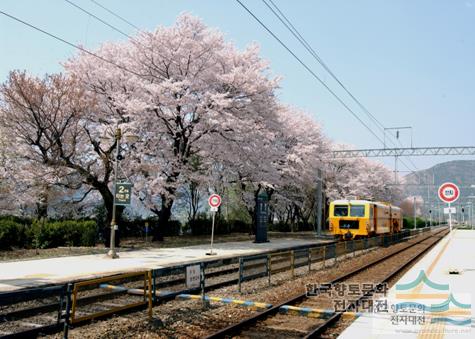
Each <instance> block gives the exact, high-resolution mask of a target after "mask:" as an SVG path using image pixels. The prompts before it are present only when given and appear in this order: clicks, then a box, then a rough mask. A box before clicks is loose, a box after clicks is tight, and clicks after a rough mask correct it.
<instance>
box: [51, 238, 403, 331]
mask: <svg viewBox="0 0 475 339" xmlns="http://www.w3.org/2000/svg"><path fill="white" fill-rule="evenodd" d="M403 246H405V242H402V243H399V244H395V245H393V246H390V247H388V248H378V249H375V250H372V251H369V252H367V253H365V254H363V255H359V256H356V257H354V258H353V257H351V256H349V257H347V258H344V259H342V258H339V259H338V262H337V264H334V260H333V259H331V260H327V266H328V267H327V268H326V269H320V270H318V271H311V272H308V271H307V268H306V267H302V268H299V269H296V271H295V273H296V276H295V278H294V279H292V278H291V277H290V273H289V272H283V273H279V274H276V275H273V276H272V286H271V287H269V286H268V281H267V278H260V279H256V280H253V281H250V282H246V283H243V285H242V292H243V293H242V294H240V293H239V292H238V291H237V286H236V285H233V286H228V287H224V288H220V289H217V290H214V291H212V292H209V293H208V294H209V295H211V296H219V297H226V298H235V299H241V300H252V301H259V302H266V303H271V304H277V303H279V302H283V301H285V300H287V299H289V298H290V297H291V296H294V295H297V294H300V293H302V292H304V291H305V286H306V284H308V283H325V282H329V281H331V280H333V279H335V278H336V277H338V276H339V275H341V274H342V273H345V272H349V271H351V270H353V269H354V268H355V267H357V266H361V265H363V264H365V263H367V262H368V261H369V260H373V259H376V258H378V257H380V256H382V255H385V254H387V253H390V252H392V251H394V250H396V249H397V248H400V247H403ZM408 258H409V255H408ZM400 260H404V259H402V258H400V259H399V260H398V262H400ZM396 266H397V263H396V262H393V261H391V264H387V265H384V267H385V268H387V269H394V268H395V267H396ZM255 312H256V311H255V310H250V309H246V308H245V307H242V306H237V305H223V304H220V303H212V304H211V307H210V308H208V309H207V310H203V309H202V305H201V303H200V302H199V301H191V300H186V301H180V300H174V301H170V302H167V303H165V304H162V305H158V306H155V307H154V308H153V320H151V321H149V320H147V319H146V314H145V312H144V311H141V312H134V313H130V314H127V315H122V316H116V317H114V318H111V319H108V320H102V321H98V322H94V323H91V324H88V325H85V326H82V327H78V328H74V329H71V330H70V338H81V339H83V338H200V337H203V336H205V335H208V334H211V333H213V332H215V331H217V330H219V329H220V328H224V327H226V326H229V325H231V324H232V323H237V322H238V321H240V320H242V319H244V318H247V317H249V316H251V315H252V314H254V313H255ZM302 321H305V318H302ZM338 333H339V332H338ZM328 336H329V337H333V336H334V334H333V333H329V334H328ZM51 337H55V338H61V335H60V334H58V335H55V336H51Z"/></svg>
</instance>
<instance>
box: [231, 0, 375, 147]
mask: <svg viewBox="0 0 475 339" xmlns="http://www.w3.org/2000/svg"><path fill="white" fill-rule="evenodd" d="M236 2H237V3H239V5H241V7H243V8H244V9H245V10H246V12H248V13H249V14H250V15H251V16H252V17H253V18H254V20H256V21H257V22H258V23H259V24H260V25H261V26H262V27H263V28H264V29H265V30H266V31H267V32H268V33H269V34H270V35H271V36H272V37H273V38H274V39H275V40H277V42H279V44H280V45H281V46H282V47H284V48H285V50H287V52H289V53H290V54H291V55H292V56H293V57H294V58H295V59H296V60H297V61H298V62H299V64H301V65H302V66H303V67H304V68H305V69H306V70H307V72H309V73H310V74H311V75H312V76H313V77H314V78H315V79H316V80H317V81H318V82H319V83H320V84H321V85H322V86H323V87H325V88H326V90H327V91H328V92H330V94H332V95H333V97H334V98H335V99H336V100H337V101H338V102H339V103H340V104H341V105H342V106H343V107H345V108H346V110H347V111H348V112H350V113H351V115H353V117H355V118H356V119H357V120H358V121H359V122H360V123H361V124H362V125H363V126H364V127H365V128H366V129H367V130H368V131H369V132H370V133H371V134H372V135H373V136H374V137H375V138H376V139H378V140H379V141H380V142H381V143H384V141H383V140H382V139H381V138H380V137H379V136H378V135H377V134H376V133H375V132H374V131H373V130H372V129H371V127H369V126H368V125H367V124H366V123H365V122H364V121H363V120H361V118H360V117H359V116H358V115H357V114H356V113H355V112H354V111H353V110H352V109H351V108H350V107H349V106H348V105H347V104H346V103H345V102H344V101H343V100H342V99H341V98H340V97H339V96H338V95H337V94H336V93H335V92H334V91H333V90H332V89H331V88H330V87H328V85H327V84H326V83H325V82H324V81H323V80H322V79H320V78H319V77H318V75H316V74H315V72H314V71H313V70H312V69H311V68H310V67H308V66H307V64H306V63H304V62H303V61H302V59H300V58H299V57H298V56H297V55H296V54H295V52H293V51H292V50H291V49H290V48H289V47H288V46H287V45H286V44H285V43H284V42H283V41H282V40H280V39H279V37H278V36H277V35H276V34H275V33H274V32H273V31H272V30H271V29H270V28H268V27H267V26H266V25H265V24H264V23H263V22H262V21H261V20H260V19H259V18H258V17H257V16H256V15H255V14H254V13H253V12H252V11H251V10H250V9H249V8H247V7H246V5H244V4H243V3H242V2H241V1H240V0H236Z"/></svg>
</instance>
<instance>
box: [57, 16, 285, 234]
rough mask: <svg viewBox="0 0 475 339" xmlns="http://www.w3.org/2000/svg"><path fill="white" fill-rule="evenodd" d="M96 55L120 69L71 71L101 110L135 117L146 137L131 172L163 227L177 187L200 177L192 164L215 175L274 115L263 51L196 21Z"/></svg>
mask: <svg viewBox="0 0 475 339" xmlns="http://www.w3.org/2000/svg"><path fill="white" fill-rule="evenodd" d="M95 53H96V54H98V55H100V56H101V57H103V58H104V59H107V60H112V61H113V62H114V63H116V64H118V65H120V67H117V66H114V65H112V64H111V63H108V62H103V61H100V60H97V59H96V58H94V57H92V56H91V55H88V54H80V55H78V56H77V57H76V58H73V59H72V60H70V61H69V62H68V63H66V65H65V67H66V69H67V70H68V72H69V73H70V74H72V75H74V76H75V77H77V78H79V79H80V80H81V81H82V82H83V83H85V84H86V86H87V88H88V89H89V90H91V91H92V92H93V94H94V96H95V97H98V99H97V100H98V101H99V104H100V105H104V106H108V107H110V108H111V110H115V111H117V112H121V113H123V114H125V115H127V116H128V117H130V125H131V126H132V127H133V128H135V132H136V133H138V134H139V135H140V136H141V142H140V143H138V144H137V147H139V149H138V151H137V152H136V153H135V154H136V158H135V160H134V161H133V164H130V166H131V167H132V170H131V172H133V173H135V180H136V188H137V189H139V191H140V192H139V195H140V196H141V198H142V200H143V201H144V202H145V203H146V204H147V205H148V206H149V207H150V209H151V210H152V211H154V212H155V213H157V214H158V216H159V224H160V225H161V226H162V227H164V226H165V225H166V223H167V221H168V219H169V218H170V215H171V208H172V206H173V202H174V199H175V193H176V191H177V188H178V187H180V185H183V184H184V183H185V182H187V180H188V178H189V176H190V174H191V173H193V171H194V169H193V166H191V163H190V159H192V158H193V157H200V159H202V166H203V167H205V168H210V166H211V164H212V163H213V159H215V158H219V155H221V154H223V153H225V152H228V151H229V149H228V148H227V147H228V145H229V144H230V143H231V142H239V138H240V136H242V135H245V134H246V133H248V132H250V131H253V130H255V129H259V125H262V124H263V122H265V121H266V120H268V119H269V118H270V117H271V116H272V115H273V114H274V113H273V112H272V108H273V107H274V102H275V97H274V90H275V88H276V87H277V84H278V79H274V78H271V77H270V76H269V69H268V64H267V62H265V61H263V60H262V59H261V58H260V57H259V49H258V48H257V46H255V45H252V46H250V47H248V48H247V49H245V50H244V51H238V50H237V49H236V48H235V47H234V46H233V45H231V44H230V43H226V42H225V40H224V36H223V34H222V33H220V32H218V31H216V30H214V29H210V28H208V27H206V26H205V25H204V24H203V22H202V21H201V20H200V19H197V18H195V17H193V16H190V15H187V14H185V15H182V16H180V17H179V18H178V19H177V22H176V23H175V24H174V25H173V26H171V27H159V28H157V29H156V30H155V31H153V32H142V33H139V34H138V35H137V36H135V37H134V38H133V39H132V40H130V41H127V42H124V43H110V44H105V45H103V46H102V47H101V48H99V49H98V50H97V51H96V52H95ZM157 196H158V199H157ZM156 230H158V228H156ZM154 235H155V236H157V232H155V233H154Z"/></svg>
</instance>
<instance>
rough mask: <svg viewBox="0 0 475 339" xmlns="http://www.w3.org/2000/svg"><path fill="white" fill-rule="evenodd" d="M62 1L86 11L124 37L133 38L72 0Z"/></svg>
mask: <svg viewBox="0 0 475 339" xmlns="http://www.w3.org/2000/svg"><path fill="white" fill-rule="evenodd" d="M64 1H66V2H67V3H68V4H70V5H71V6H73V7H76V8H77V9H79V10H80V11H82V12H84V13H86V14H88V15H90V16H92V17H93V18H94V19H96V20H98V21H100V22H102V23H103V24H104V25H106V26H107V27H109V28H111V29H113V30H114V31H116V32H118V33H120V34H122V35H123V36H125V37H127V38H129V39H131V40H133V38H132V37H131V36H130V35H128V34H127V33H125V32H124V31H122V30H120V29H118V28H117V27H115V26H113V25H111V24H109V23H108V22H107V21H105V20H103V19H101V18H99V17H98V16H96V15H94V14H93V13H91V12H89V11H87V10H85V9H84V8H82V7H81V6H79V5H77V4H75V3H74V2H72V1H70V0H64ZM91 1H92V0H91Z"/></svg>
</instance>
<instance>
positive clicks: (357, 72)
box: [0, 0, 475, 174]
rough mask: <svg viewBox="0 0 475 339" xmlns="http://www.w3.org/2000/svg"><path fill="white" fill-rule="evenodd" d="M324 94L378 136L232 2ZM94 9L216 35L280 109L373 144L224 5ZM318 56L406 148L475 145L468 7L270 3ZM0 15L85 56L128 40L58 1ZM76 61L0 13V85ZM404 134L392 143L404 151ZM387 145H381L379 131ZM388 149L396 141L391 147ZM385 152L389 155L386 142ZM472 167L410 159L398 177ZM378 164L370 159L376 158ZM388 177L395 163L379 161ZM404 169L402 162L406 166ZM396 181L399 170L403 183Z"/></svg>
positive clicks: (288, 38) (259, 7) (427, 1)
mask: <svg viewBox="0 0 475 339" xmlns="http://www.w3.org/2000/svg"><path fill="white" fill-rule="evenodd" d="M70 1H72V2H74V3H76V4H78V5H79V6H81V7H83V8H84V9H86V10H88V11H90V12H92V13H93V14H94V15H96V16H98V17H100V18H101V19H103V20H105V21H107V22H108V23H110V24H111V25H113V26H115V27H117V28H119V29H120V30H122V31H124V32H126V33H127V34H129V35H133V34H134V33H135V32H136V30H135V28H133V27H132V26H130V25H128V24H126V23H125V22H123V21H121V20H119V19H118V18H116V17H114V16H113V15H111V14H110V13H108V12H107V11H105V10H104V9H102V8H100V7H99V6H97V5H96V4H95V3H94V2H93V1H91V0H70ZM241 1H242V2H243V3H244V4H245V5H246V6H247V7H248V8H249V9H250V10H251V11H252V12H253V13H254V14H255V15H256V16H257V17H259V19H260V20H262V21H263V23H264V24H265V25H267V26H268V27H269V28H270V29H271V30H272V31H273V32H274V33H275V34H276V35H277V36H278V37H279V38H280V39H281V40H282V41H283V42H284V43H285V44H286V45H287V46H288V47H289V48H290V49H291V50H292V51H293V52H294V53H295V54H296V55H298V57H299V58H301V60H302V61H303V62H304V63H305V64H307V65H308V67H309V68H311V69H312V71H313V72H314V73H315V74H316V75H317V76H318V77H319V78H321V80H322V81H323V82H325V83H326V84H327V86H328V87H329V88H331V89H332V90H333V91H334V92H335V93H336V94H337V95H338V96H339V97H340V98H341V100H343V101H344V102H345V104H346V105H347V106H348V107H349V108H350V109H352V110H353V111H354V113H355V114H356V115H357V116H358V117H359V118H360V119H361V120H363V122H364V123H365V124H366V125H368V126H369V127H370V129H371V130H372V131H373V132H374V133H376V134H377V136H378V137H379V139H384V135H383V134H384V133H383V131H381V130H380V129H379V128H378V126H377V125H376V124H375V123H374V122H373V121H372V120H371V119H370V118H369V117H368V116H367V115H366V113H365V112H364V111H363V110H362V109H361V108H360V107H359V106H358V105H357V104H356V103H355V102H354V101H352V100H351V98H350V97H349V96H348V95H347V94H346V93H345V92H344V91H343V89H342V88H341V87H339V85H338V84H337V83H336V82H335V81H334V80H333V79H332V78H331V76H330V75H329V74H328V73H327V72H326V71H325V70H324V69H323V68H322V66H321V65H319V64H318V63H317V62H316V60H315V59H314V58H312V57H311V56H310V54H309V53H308V52H307V51H306V50H305V49H304V48H303V47H302V46H301V45H300V44H299V43H298V41H297V40H295V38H294V37H293V36H292V35H291V34H290V32H289V31H287V30H286V28H285V27H284V26H283V25H282V24H281V23H280V22H279V21H278V20H277V18H276V17H275V16H274V15H273V14H272V12H271V11H270V10H269V9H268V8H267V7H266V6H265V4H264V3H263V2H262V1H260V0H241ZM96 2H98V3H100V4H101V5H103V6H105V7H107V8H108V9H110V10H112V11H114V12H115V13H117V14H119V15H120V16H122V17H124V18H125V19H127V20H128V21H129V22H131V23H133V24H134V25H136V26H138V27H139V28H140V29H141V30H153V29H155V28H156V27H157V26H159V25H164V26H169V25H171V24H173V22H174V21H175V19H176V17H177V16H178V15H179V14H180V13H183V12H188V13H191V14H193V15H196V16H198V17H200V18H202V19H203V21H204V22H205V23H206V24H207V25H208V26H211V27H215V28H217V29H219V30H221V31H222V32H224V34H225V37H226V39H227V40H229V41H231V42H233V43H235V44H236V45H237V46H238V48H240V49H243V48H245V46H247V45H248V44H250V43H257V44H259V45H260V46H261V55H262V57H263V58H265V59H266V60H268V61H269V62H270V67H271V69H272V72H273V74H275V75H278V76H281V77H282V82H281V87H280V89H279V93H278V95H279V97H280V99H281V100H282V101H283V102H284V103H287V104H290V105H293V106H296V107H299V108H301V109H303V110H304V111H306V112H307V113H308V114H309V115H310V116H312V117H313V118H314V119H315V120H317V121H318V122H320V123H321V124H322V126H323V130H324V132H325V134H326V135H327V136H328V137H329V138H330V139H331V140H333V141H334V142H338V143H344V144H348V145H350V146H349V148H382V147H383V144H382V142H381V141H380V140H378V139H377V138H376V137H375V136H374V135H372V134H371V132H369V131H368V129H366V128H365V127H364V126H363V125H362V124H361V123H360V122H359V121H358V120H357V119H356V118H355V117H353V116H352V115H351V113H349V112H348V111H347V110H346V109H345V108H344V107H343V105H342V104H341V103H340V102H338V101H337V100H336V99H335V98H334V97H333V96H332V95H331V94H330V93H329V92H328V91H327V90H326V89H325V88H324V87H323V86H322V85H321V84H320V83H319V82H318V81H317V80H316V79H315V78H313V77H312V76H311V75H310V74H309V72H308V71H307V70H305V69H304V68H303V67H302V66H301V65H300V64H299V63H298V62H297V61H296V60H295V59H294V58H293V57H292V56H291V55H290V54H289V53H288V52H287V51H286V50H285V49H284V48H283V47H282V46H281V45H280V44H279V43H278V42H277V41H276V40H275V39H274V38H273V37H272V36H270V35H269V33H268V32H266V31H265V30H264V29H263V28H262V27H261V26H260V25H259V24H258V23H257V22H256V21H255V19H253V18H252V17H251V16H250V15H249V14H248V13H247V12H246V11H245V10H244V9H243V8H242V7H241V6H240V5H239V4H238V2H237V1H234V0H222V1H218V0H199V1H198V0H196V1H191V0H173V1H172V0H167V1H166V0H137V1H113V0H96ZM274 2H275V4H276V5H277V6H278V7H279V8H280V10H281V11H282V12H283V13H284V14H285V15H286V16H287V18H288V19H290V21H291V22H292V23H293V25H294V26H295V27H296V28H297V29H298V30H299V32H300V33H301V34H302V36H303V37H304V38H305V39H306V40H307V41H308V43H309V44H310V45H311V46H312V48H313V49H314V50H315V51H316V52H317V53H318V55H319V57H320V58H321V59H322V60H323V61H324V62H325V63H326V65H327V66H328V67H329V68H330V69H331V70H332V72H333V73H334V74H335V75H336V76H337V77H338V78H339V80H340V81H341V82H342V83H343V84H344V85H345V86H346V87H347V88H348V89H349V90H350V91H351V93H352V94H353V96H355V97H356V98H357V99H358V100H359V101H360V102H361V103H362V104H363V105H364V106H365V107H366V109H367V110H368V111H369V112H370V113H371V114H372V115H373V116H375V117H376V119H377V120H378V121H379V122H380V124H381V125H382V126H384V127H386V128H391V127H399V126H410V127H412V134H413V145H414V146H415V147H429V146H472V145H475V133H474V127H475V95H474V93H475V64H474V62H475V58H474V57H475V0H468V1H464V0H461V1H459V0H444V1H443V0H418V1H414V0H392V1H383V0H379V1H376V0H374V1H371V0H360V1H348V0H346V1H344V0H327V1H323V0H313V1H312V0H306V1H303V0H300V1H297V0H292V1H290V0H285V1H284V0H274ZM0 11H3V12H6V13H8V14H10V15H13V16H16V17H18V18H20V19H22V20H24V21H27V22H29V23H31V24H33V25H35V26H38V27H40V28H42V29H44V30H46V31H48V32H50V33H53V34H55V35H57V36H59V37H61V38H63V39H65V40H67V41H70V42H72V43H74V44H79V45H82V46H84V47H85V48H87V49H90V50H94V49H95V48H97V47H98V46H100V44H101V43H103V42H106V41H122V40H124V39H126V38H125V37H124V36H122V35H121V34H120V33H118V32H116V31H114V30H113V29H111V28H110V27H107V26H106V25H104V24H102V23H100V22H98V21H96V20H95V19H94V18H92V17H91V16H89V15H88V14H85V13H83V12H81V11H80V10H78V9H77V8H75V7H73V6H71V5H70V4H68V3H67V2H66V1H65V0H36V1H34V0H1V1H0ZM76 52H77V51H76V50H75V49H74V48H73V47H71V46H68V45H66V44H64V43H62V42H59V41H57V40H54V39H52V38H50V37H48V36H45V35H43V34H42V33H40V32H37V31H34V30H32V29H31V28H29V27H26V26H25V25H22V24H20V23H18V22H15V21H13V20H12V19H10V18H8V17H6V16H4V15H2V14H0V81H1V82H3V81H5V80H6V78H7V76H8V73H9V72H10V71H11V70H13V69H21V70H23V69H25V70H27V71H28V72H30V73H32V74H35V75H39V76H42V75H44V74H45V73H53V72H60V71H61V70H62V66H61V62H64V61H65V60H67V59H68V58H69V57H71V56H73V55H75V53H76ZM410 131H411V130H401V131H400V139H399V142H400V143H401V144H402V145H403V146H405V147H409V146H410V145H411V137H410V136H411V133H410ZM387 133H388V134H387V139H390V137H389V133H394V131H391V130H390V131H387ZM392 140H394V138H392ZM388 146H392V145H391V144H390V143H388ZM457 159H467V160H468V159H475V157H474V156H465V157H441V156H439V157H413V158H412V159H411V160H409V159H407V158H404V159H403V160H402V161H403V162H404V164H403V163H401V162H399V165H398V167H399V169H401V170H402V171H409V170H414V169H424V168H428V167H430V166H432V165H434V164H436V163H439V162H443V161H448V160H457ZM375 160H376V159H375ZM379 160H380V161H382V162H384V163H385V164H387V165H388V166H390V167H391V168H393V167H394V159H392V158H385V159H379ZM410 161H412V163H411V162H410ZM405 173H406V172H401V174H405Z"/></svg>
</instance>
